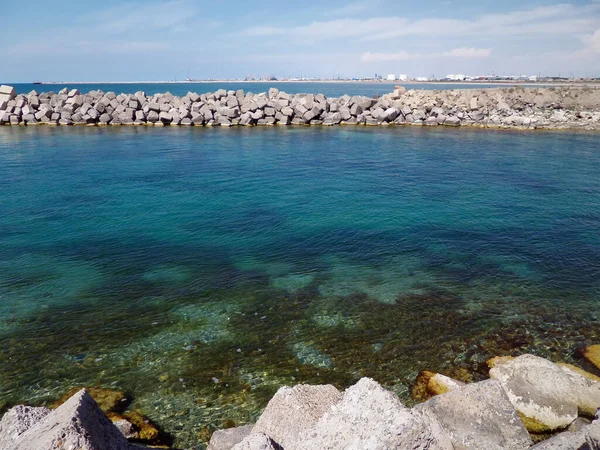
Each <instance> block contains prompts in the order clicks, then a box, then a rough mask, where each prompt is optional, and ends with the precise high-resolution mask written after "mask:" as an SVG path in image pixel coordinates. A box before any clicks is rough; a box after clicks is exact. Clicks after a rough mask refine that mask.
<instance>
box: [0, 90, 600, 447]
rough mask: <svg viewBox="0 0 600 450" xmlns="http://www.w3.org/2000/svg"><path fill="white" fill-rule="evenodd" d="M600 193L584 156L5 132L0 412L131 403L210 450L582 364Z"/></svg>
mask: <svg viewBox="0 0 600 450" xmlns="http://www.w3.org/2000/svg"><path fill="white" fill-rule="evenodd" d="M135 89H138V88H137V87H136V88H135ZM286 89H289V88H287V87H286ZM342 89H345V87H342ZM160 90H161V91H164V87H161V88H160ZM186 91H187V88H186ZM319 91H323V89H322V87H319ZM598 173H600V142H599V140H598V136H597V134H593V133H584V132H582V133H565V132H562V133H558V132H540V133H526V132H517V131H493V130H486V131H480V130H473V129H470V130H469V129H460V130H457V129H447V128H445V129H443V130H442V129H440V128H425V127H402V128H380V129H377V130H373V129H367V128H358V127H352V128H347V127H338V128H322V127H311V128H304V127H303V128H292V127H287V128H286V127H273V128H253V129H249V128H229V129H227V130H223V129H211V128H199V127H189V128H181V127H166V128H154V127H152V128H150V127H110V128H98V127H70V128H67V127H53V128H51V127H1V128H0V235H1V236H2V240H1V241H0V343H1V345H0V412H2V411H4V409H5V408H7V407H8V406H10V405H12V404H16V403H49V402H51V401H53V400H55V399H56V398H58V397H60V396H61V395H62V394H63V393H64V392H66V391H67V390H68V389H69V388H71V387H73V386H82V385H86V386H105V387H112V388H118V389H122V390H125V391H127V392H128V393H130V394H131V395H132V396H133V398H134V403H133V405H132V408H135V409H137V410H140V411H142V412H143V413H144V414H145V415H147V416H148V417H149V418H150V419H151V420H152V421H154V422H156V423H157V424H158V425H160V426H161V427H162V428H163V429H164V430H165V431H166V432H168V433H170V434H171V435H172V436H173V438H174V443H175V445H176V447H177V448H196V446H198V445H199V442H200V441H201V440H202V439H205V438H206V437H207V436H208V435H209V434H208V431H210V430H214V429H216V428H222V427H224V426H229V425H231V424H236V425H240V424H244V423H248V422H253V421H255V420H256V417H257V416H258V414H259V413H260V411H261V409H262V408H263V407H264V406H265V404H266V402H267V401H268V399H269V398H270V397H271V396H272V395H273V393H274V392H275V391H276V389H277V388H278V387H279V386H281V385H286V384H287V385H291V384H297V383H312V384H322V383H332V384H334V385H336V386H338V387H340V388H343V387H347V386H349V385H351V384H353V383H355V382H356V381H357V380H358V379H359V378H360V377H362V376H370V377H373V378H375V379H376V380H378V381H380V382H381V383H382V384H384V385H385V386H386V387H388V388H390V389H392V390H394V391H395V392H397V393H398V394H399V395H400V397H401V398H402V399H403V400H404V401H405V402H406V403H408V404H410V400H409V398H408V389H409V385H410V384H411V383H412V381H413V380H414V378H415V376H416V374H417V373H418V371H419V370H422V369H429V370H434V371H439V372H444V373H445V374H448V375H450V376H455V377H457V378H460V379H465V378H470V379H472V380H478V379H481V378H483V377H485V376H486V375H487V368H486V366H485V361H486V360H487V359H488V358H489V357H492V356H497V355H502V354H512V353H525V352H531V353H535V354H539V355H541V356H544V357H547V358H550V359H553V360H567V361H573V360H574V358H575V352H574V349H575V348H576V347H577V346H579V345H583V344H586V343H588V344H589V343H597V342H598V341H599V338H600V327H599V324H600V322H599V320H600V315H599V312H598V306H597V305H598V301H600V266H599V264H598V261H600V234H599V232H598V230H599V229H600V178H599V177H598Z"/></svg>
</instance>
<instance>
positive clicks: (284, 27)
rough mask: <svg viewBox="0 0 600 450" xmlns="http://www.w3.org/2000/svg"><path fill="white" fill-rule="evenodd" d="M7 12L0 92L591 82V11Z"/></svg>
mask: <svg viewBox="0 0 600 450" xmlns="http://www.w3.org/2000/svg"><path fill="white" fill-rule="evenodd" d="M5 3H6V4H4V5H3V6H2V10H1V17H0V20H1V22H2V25H1V26H0V42H2V50H1V51H0V82H31V81H38V80H39V81H163V80H182V79H185V78H186V77H192V78H198V79H206V78H214V79H217V78H218V79H227V78H244V77H246V76H250V77H260V76H270V75H274V76H276V77H300V76H302V77H328V78H337V77H370V76H374V75H375V74H376V73H377V74H382V75H384V76H386V75H387V74H390V73H393V74H396V75H400V74H407V75H408V76H410V77H417V76H426V77H431V76H436V77H443V76H445V75H447V74H451V73H454V74H456V73H460V74H467V75H491V74H496V75H522V74H523V75H538V74H541V75H551V76H559V75H560V76H567V77H571V76H593V77H600V0H585V1H574V0H573V1H571V2H569V3H565V2H561V1H548V0H545V1H542V0H534V1H529V0H527V1H523V0H520V1H516V0H504V1H498V0H461V1H455V0H427V1H424V0H420V1H419V0H412V1H410V2H409V1H405V0H395V1H391V0H368V1H353V0H346V1H344V0H327V1H325V0H321V1H313V0H303V1H296V0H287V1H279V2H276V1H273V0H254V1H252V2H248V1H242V0H230V1H218V0H217V1H210V2H209V1H199V0H196V1H193V0H143V1H138V0H131V1H117V0H104V1H102V2H91V1H89V2H88V1H83V2H82V1H81V0H57V1H54V2H49V1H47V0H29V1H27V2H25V1H21V2H12V1H10V2H5Z"/></svg>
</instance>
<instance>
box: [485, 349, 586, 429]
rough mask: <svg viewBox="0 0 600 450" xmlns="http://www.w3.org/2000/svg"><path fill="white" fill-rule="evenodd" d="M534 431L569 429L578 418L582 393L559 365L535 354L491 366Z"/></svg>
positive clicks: (491, 372)
mask: <svg viewBox="0 0 600 450" xmlns="http://www.w3.org/2000/svg"><path fill="white" fill-rule="evenodd" d="M490 378H492V379H495V380H498V381H499V382H500V383H501V384H502V387H503V388H504V390H505V391H506V393H507V394H508V397H509V399H510V401H511V403H512V404H513V405H514V407H515V408H516V409H517V411H518V412H519V414H521V416H522V417H523V418H524V420H525V425H526V426H527V428H528V429H529V430H530V431H544V430H556V429H561V428H566V427H568V426H569V424H571V422H573V421H574V420H575V419H576V418H577V412H578V400H579V394H578V393H577V392H576V390H575V386H574V384H573V382H572V381H571V378H569V376H568V375H567V374H566V373H565V372H564V371H563V370H561V368H560V367H559V366H557V365H556V364H554V363H552V362H550V361H548V360H546V359H544V358H540V357H537V356H534V355H522V356H519V357H518V358H514V359H503V360H502V361H499V362H498V363H497V364H496V365H495V366H494V367H493V368H492V369H490Z"/></svg>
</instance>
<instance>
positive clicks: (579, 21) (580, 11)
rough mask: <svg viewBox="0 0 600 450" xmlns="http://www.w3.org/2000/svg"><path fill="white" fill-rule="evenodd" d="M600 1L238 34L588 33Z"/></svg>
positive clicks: (313, 37)
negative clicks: (468, 16)
mask: <svg viewBox="0 0 600 450" xmlns="http://www.w3.org/2000/svg"><path fill="white" fill-rule="evenodd" d="M599 12H600V4H598V3H593V4H589V5H584V6H575V5H571V4H559V5H553V6H544V7H538V8H533V9H524V10H518V11H512V12H508V13H503V14H485V15H481V16H479V17H475V18H474V19H472V20H469V19H445V18H436V17H430V18H423V19H417V20H409V19H408V18H406V17H399V16H390V17H375V18H367V19H350V18H341V19H333V20H328V21H314V22H311V23H308V24H304V25H297V26H295V27H294V26H292V27H271V26H266V27H262V26H261V27H249V28H246V29H244V30H242V31H241V32H240V34H242V35H246V36H275V35H282V36H288V37H290V38H296V39H297V40H305V39H308V40H310V41H317V40H325V39H328V40H336V39H348V38H350V39H356V40H360V41H382V40H389V39H397V38H401V37H406V36H427V37H437V36H443V37H444V38H450V37H460V36H477V37H479V38H481V37H496V36H511V37H514V36H531V35H564V34H573V33H574V32H579V33H581V32H586V31H587V32H590V31H592V30H595V28H596V27H597V24H598V13H599Z"/></svg>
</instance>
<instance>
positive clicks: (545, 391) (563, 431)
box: [0, 345, 600, 450]
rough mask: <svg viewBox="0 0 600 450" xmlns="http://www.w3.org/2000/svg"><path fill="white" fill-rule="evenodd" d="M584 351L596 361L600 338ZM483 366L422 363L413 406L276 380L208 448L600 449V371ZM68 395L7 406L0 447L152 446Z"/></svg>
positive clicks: (126, 419) (367, 391) (135, 427)
mask: <svg viewBox="0 0 600 450" xmlns="http://www.w3.org/2000/svg"><path fill="white" fill-rule="evenodd" d="M584 356H585V357H586V358H587V359H588V361H589V362H590V363H591V365H595V366H596V369H600V346H597V345H595V346H591V347H588V348H586V349H585V352H584ZM488 366H489V367H490V371H489V376H490V378H489V379H487V380H484V381H480V382H477V383H470V384H465V383H463V382H461V381H458V380H453V379H451V378H448V377H446V376H444V375H442V374H437V373H432V372H426V371H424V372H421V373H420V374H419V376H418V377H417V379H416V380H415V382H414V385H413V389H412V396H413V398H414V399H415V400H417V401H420V403H418V404H417V405H416V406H414V407H413V408H407V407H406V406H404V405H403V404H402V403H401V402H400V400H399V399H398V397H397V396H396V394H394V393H392V392H390V391H387V390H386V389H384V388H383V387H382V386H380V385H379V384H378V383H377V382H376V381H374V380H372V379H370V378H362V379H361V380H359V381H358V382H357V383H356V384H355V385H354V386H351V387H349V388H348V389H346V390H345V391H344V392H340V391H339V390H338V389H337V388H335V387H334V386H331V385H320V386H310V385H297V386H294V387H282V388H280V389H279V390H278V391H277V393H276V394H275V395H274V396H273V398H272V399H271V400H270V402H269V403H268V405H267V407H266V409H265V410H264V412H263V413H262V415H261V416H260V417H259V419H258V421H257V422H256V424H252V425H246V426H242V427H237V428H230V429H225V430H219V431H216V432H215V433H214V434H213V435H212V437H211V439H210V443H209V444H208V450H231V449H233V450H312V449H319V450H321V449H329V450H337V449H339V450H342V449H355V450H361V449H365V450H378V449H421V450H481V449H486V450H487V449H489V450H519V449H531V450H584V449H588V450H591V449H598V448H600V414H599V408H600V378H599V377H598V376H596V375H594V374H592V373H589V372H586V371H584V370H583V369H581V368H579V367H576V366H573V365H569V364H564V363H558V364H555V363H553V362H550V361H548V360H546V359H543V358H540V357H537V356H533V355H528V354H525V355H521V356H519V357H497V358H493V359H491V360H490V361H488ZM69 396H70V398H68V399H67V400H66V401H64V403H63V402H60V404H59V405H55V407H56V408H55V409H48V408H45V407H29V406H16V407H14V408H12V409H10V410H9V411H8V412H7V413H6V414H5V415H4V416H3V418H2V420H1V421H0V450H34V449H35V450H54V449H79V450H134V449H137V448H149V447H145V446H143V445H141V444H139V442H140V441H143V440H144V439H143V438H144V435H143V434H142V433H143V431H142V430H141V429H140V427H141V428H144V424H146V425H147V424H148V421H142V422H141V423H135V424H134V423H132V422H131V420H130V416H127V414H126V413H125V414H124V415H115V414H110V413H107V408H108V409H110V408H114V407H115V405H118V404H119V403H120V402H121V400H119V395H116V396H115V395H112V394H108V395H107V394H106V393H105V392H104V391H102V390H97V391H93V390H91V391H89V392H88V390H86V389H82V390H79V391H77V392H75V393H74V394H72V395H71V394H70V393H69ZM95 399H96V400H97V401H98V402H99V403H100V404H99V403H97V401H96V400H95ZM107 403H108V406H107ZM101 406H102V407H101ZM146 437H147V436H146ZM140 438H142V439H140ZM128 439H129V440H128ZM136 442H137V443H136ZM154 448H157V447H154ZM158 448H168V447H165V446H160V447H158ZM197 448H201V447H197Z"/></svg>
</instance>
